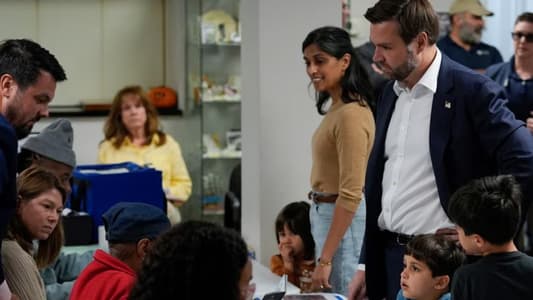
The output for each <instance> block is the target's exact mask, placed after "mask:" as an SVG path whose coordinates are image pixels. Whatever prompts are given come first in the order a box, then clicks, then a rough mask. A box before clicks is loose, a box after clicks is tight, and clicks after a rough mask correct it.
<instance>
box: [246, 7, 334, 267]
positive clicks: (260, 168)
mask: <svg viewBox="0 0 533 300" xmlns="http://www.w3.org/2000/svg"><path fill="white" fill-rule="evenodd" d="M241 20H242V30H243V44H242V83H243V84H242V86H243V91H242V93H243V102H242V129H243V149H244V151H243V170H242V176H243V178H242V193H243V197H242V198H243V204H242V205H243V220H242V221H243V225H242V228H243V235H244V237H245V239H247V241H248V243H249V244H251V245H252V246H253V247H254V249H255V250H256V252H257V255H258V258H259V259H260V260H261V261H262V263H264V264H267V263H268V259H269V258H270V256H271V255H273V254H275V253H277V251H278V250H277V246H276V239H275V235H274V220H275V218H276V215H277V213H278V212H279V210H280V209H281V208H282V207H283V206H284V205H285V204H287V203H289V202H293V201H302V200H306V194H307V192H308V191H309V174H310V169H311V146H310V144H311V143H310V141H311V135H312V133H313V131H314V129H315V128H316V127H317V126H318V123H319V121H320V117H319V115H318V113H317V112H316V110H315V107H314V99H313V98H312V95H313V92H312V90H311V89H309V90H308V83H309V79H308V77H307V75H306V73H305V65H304V62H303V58H302V51H301V43H302V41H303V39H304V38H305V36H306V35H307V33H309V32H310V31H311V30H312V29H314V28H316V27H319V26H324V25H336V26H340V23H341V1H323V0H292V1H285V0H269V1H261V0H245V1H242V2H241Z"/></svg>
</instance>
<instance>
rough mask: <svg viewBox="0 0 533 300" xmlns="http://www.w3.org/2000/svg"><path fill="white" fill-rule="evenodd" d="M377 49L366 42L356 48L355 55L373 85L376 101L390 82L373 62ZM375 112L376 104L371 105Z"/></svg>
mask: <svg viewBox="0 0 533 300" xmlns="http://www.w3.org/2000/svg"><path fill="white" fill-rule="evenodd" d="M375 49H376V47H375V46H374V44H372V43H371V42H370V41H369V42H366V43H364V44H362V45H360V46H358V47H355V54H356V55H357V57H358V58H359V61H360V62H361V65H362V66H363V68H365V71H366V73H367V74H368V78H369V79H370V83H371V84H372V89H373V91H374V101H375V100H376V99H378V98H379V95H380V94H381V91H382V90H383V88H384V87H385V84H386V83H387V82H388V81H389V79H387V78H386V77H385V76H383V72H382V71H381V70H380V69H379V68H378V67H377V66H376V64H375V63H374V61H373V60H372V58H373V56H374V51H375ZM371 107H372V109H373V110H375V108H376V103H371Z"/></svg>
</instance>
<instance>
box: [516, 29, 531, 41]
mask: <svg viewBox="0 0 533 300" xmlns="http://www.w3.org/2000/svg"><path fill="white" fill-rule="evenodd" d="M511 36H512V37H513V40H515V41H520V40H521V39H522V37H524V38H526V42H528V43H532V42H533V33H524V32H520V31H517V32H511Z"/></svg>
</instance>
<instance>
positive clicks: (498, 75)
mask: <svg viewBox="0 0 533 300" xmlns="http://www.w3.org/2000/svg"><path fill="white" fill-rule="evenodd" d="M511 36H512V38H513V47H514V55H513V56H512V57H511V59H510V60H509V61H507V62H504V63H500V64H496V65H493V66H490V67H489V68H488V69H487V72H486V73H485V75H487V76H488V77H490V78H492V79H493V80H494V81H496V82H498V83H499V84H501V85H502V86H503V87H504V88H505V91H506V92H507V96H508V97H509V102H508V103H507V106H508V107H509V109H510V110H511V111H512V112H513V113H514V114H515V116H516V118H517V119H519V120H522V121H524V122H526V123H527V124H526V125H527V128H528V129H529V130H530V131H531V132H533V13H532V12H525V13H522V14H521V15H520V16H518V17H517V18H516V21H515V25H514V29H513V32H512V33H511Z"/></svg>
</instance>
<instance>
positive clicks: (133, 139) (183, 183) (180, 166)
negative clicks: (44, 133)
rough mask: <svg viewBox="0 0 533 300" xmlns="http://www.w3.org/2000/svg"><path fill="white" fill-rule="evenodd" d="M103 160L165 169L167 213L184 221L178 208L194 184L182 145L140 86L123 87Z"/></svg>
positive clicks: (102, 146)
mask: <svg viewBox="0 0 533 300" xmlns="http://www.w3.org/2000/svg"><path fill="white" fill-rule="evenodd" d="M104 135H105V140H104V141H103V142H102V143H101V144H100V146H99V151H98V161H99V162H100V163H119V162H126V161H131V162H134V163H136V164H139V165H149V166H151V167H153V168H155V169H157V170H159V171H161V172H162V175H163V188H164V190H165V194H166V197H167V201H168V203H167V215H168V217H169V219H170V221H171V222H172V223H173V224H175V223H178V222H179V221H180V220H181V217H180V213H179V210H178V207H179V206H181V205H182V204H183V203H184V202H185V201H187V199H188V198H189V196H190V195H191V189H192V183H191V178H190V177H189V172H188V171H187V166H186V165H185V162H184V160H183V157H182V155H181V149H180V146H179V144H178V143H177V142H176V140H174V139H173V138H172V137H171V136H170V135H168V134H165V133H164V132H162V131H161V130H160V129H159V118H158V115H157V111H156V109H155V107H154V106H153V105H152V103H151V102H150V101H149V100H148V98H147V97H146V95H145V93H144V92H143V90H142V88H141V87H140V86H127V87H125V88H123V89H121V90H120V91H119V92H118V93H117V95H116V96H115V99H114V100H113V104H112V106H111V111H110V113H109V116H108V118H107V120H106V123H105V125H104Z"/></svg>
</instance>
